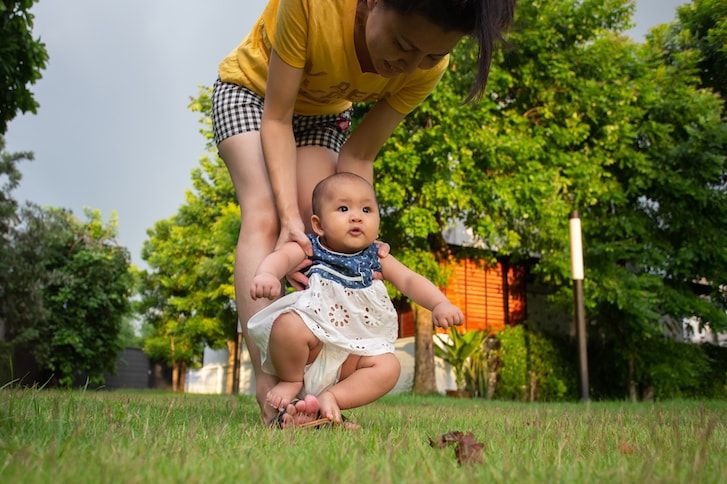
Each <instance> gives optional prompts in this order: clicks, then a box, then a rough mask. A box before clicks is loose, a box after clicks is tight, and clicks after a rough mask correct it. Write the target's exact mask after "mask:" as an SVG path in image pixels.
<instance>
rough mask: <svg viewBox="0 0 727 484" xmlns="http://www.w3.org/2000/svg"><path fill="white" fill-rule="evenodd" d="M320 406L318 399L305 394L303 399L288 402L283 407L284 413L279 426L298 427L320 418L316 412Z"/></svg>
mask: <svg viewBox="0 0 727 484" xmlns="http://www.w3.org/2000/svg"><path fill="white" fill-rule="evenodd" d="M319 408H320V406H319V404H318V399H317V398H316V397H314V396H313V395H306V396H305V398H304V399H303V400H298V401H297V402H295V403H289V404H288V405H287V407H285V415H284V416H283V418H282V422H281V427H282V428H287V427H300V426H302V425H304V424H307V423H309V422H313V421H314V420H318V419H319V418H320V416H319V414H318V410H319Z"/></svg>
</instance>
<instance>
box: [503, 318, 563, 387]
mask: <svg viewBox="0 0 727 484" xmlns="http://www.w3.org/2000/svg"><path fill="white" fill-rule="evenodd" d="M497 339H498V340H499V342H500V348H499V349H498V350H496V351H497V352H498V354H497V356H498V359H499V364H500V369H499V374H498V379H497V387H496V390H495V396H496V397H497V398H503V399H514V400H541V401H558V400H568V399H573V398H575V391H576V372H575V369H574V368H573V366H572V365H569V364H568V363H567V362H566V360H565V359H564V358H563V357H562V356H561V354H560V352H559V351H558V349H557V347H556V346H555V345H554V344H553V343H552V342H551V341H550V340H549V339H548V338H547V337H546V336H545V335H543V334H542V333H538V332H535V331H531V330H528V329H526V328H525V327H524V326H522V325H519V326H514V327H511V328H507V329H505V330H504V331H502V332H501V333H498V334H497Z"/></svg>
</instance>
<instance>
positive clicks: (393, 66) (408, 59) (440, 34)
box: [366, 0, 464, 77]
mask: <svg viewBox="0 0 727 484" xmlns="http://www.w3.org/2000/svg"><path fill="white" fill-rule="evenodd" d="M367 2H368V8H369V15H368V18H367V20H366V47H367V49H368V51H369V56H370V57H371V62H372V63H373V67H374V69H375V70H376V72H377V73H378V74H380V75H381V76H383V77H395V76H398V75H400V74H410V73H412V72H413V71H414V70H415V69H416V68H419V69H431V68H432V67H434V66H435V65H437V64H438V63H439V61H440V60H442V58H443V57H444V56H445V55H447V54H448V53H449V52H450V51H451V50H452V49H453V48H454V46H455V45H456V44H457V42H458V41H459V40H460V39H461V38H462V37H463V36H464V33H462V32H455V31H452V32H445V31H444V30H442V29H441V28H440V27H438V26H437V25H435V24H433V23H432V22H430V21H429V20H427V19H425V18H424V17H422V16H420V15H407V16H404V15H401V14H399V13H397V12H396V11H394V10H393V9H390V8H386V7H385V6H384V4H383V1H382V0H367Z"/></svg>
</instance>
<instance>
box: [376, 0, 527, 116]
mask: <svg viewBox="0 0 727 484" xmlns="http://www.w3.org/2000/svg"><path fill="white" fill-rule="evenodd" d="M381 1H382V3H383V5H384V7H386V8H391V9H393V10H394V11H396V12H398V13H400V14H404V15H405V14H412V13H415V14H418V15H421V16H422V17H424V18H426V19H427V20H429V21H430V22H432V23H433V24H435V25H438V26H439V27H440V28H442V29H443V30H445V31H457V32H464V33H466V34H469V35H471V36H472V37H473V38H474V39H475V40H476V41H477V45H478V47H479V53H478V55H477V77H476V78H475V81H474V82H473V83H472V87H471V88H470V92H469V94H468V96H467V99H466V101H465V102H469V101H471V100H473V99H478V98H479V97H480V96H481V95H482V93H483V92H484V90H485V86H486V85H487V77H488V75H489V74H490V64H491V63H492V53H493V51H494V50H495V47H496V45H497V43H498V42H499V41H501V40H502V36H503V33H504V31H505V30H507V28H508V27H509V26H510V24H511V23H512V18H513V15H514V14H515V3H516V0H381Z"/></svg>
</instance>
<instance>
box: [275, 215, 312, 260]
mask: <svg viewBox="0 0 727 484" xmlns="http://www.w3.org/2000/svg"><path fill="white" fill-rule="evenodd" d="M286 242H295V243H296V244H298V245H300V248H301V249H303V252H305V255H307V256H308V257H310V256H312V255H313V246H312V245H311V243H310V240H309V239H308V236H307V235H305V226H304V225H303V221H302V220H301V219H300V218H297V219H291V220H290V221H288V222H286V223H282V224H281V227H280V235H279V236H278V242H277V243H276V244H275V248H276V249H278V248H279V247H281V246H282V245H284V244H285V243H286Z"/></svg>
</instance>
